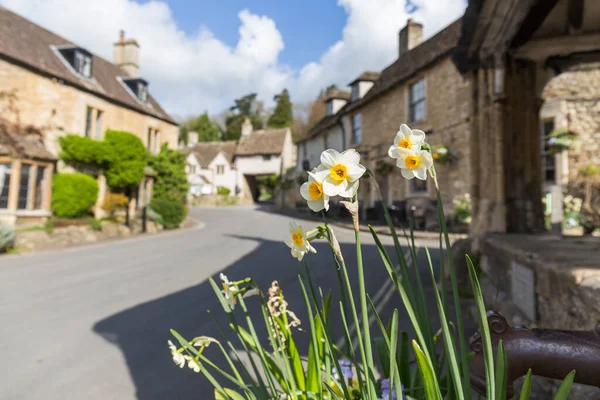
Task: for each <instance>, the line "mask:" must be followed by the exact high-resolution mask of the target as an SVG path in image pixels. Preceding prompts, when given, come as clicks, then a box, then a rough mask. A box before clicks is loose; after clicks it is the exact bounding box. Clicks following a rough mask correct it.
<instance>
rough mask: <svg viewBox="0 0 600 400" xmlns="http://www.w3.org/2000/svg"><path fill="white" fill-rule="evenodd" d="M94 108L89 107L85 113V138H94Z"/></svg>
mask: <svg viewBox="0 0 600 400" xmlns="http://www.w3.org/2000/svg"><path fill="white" fill-rule="evenodd" d="M92 111H93V109H92V107H88V108H87V109H86V112H85V136H86V137H92Z"/></svg>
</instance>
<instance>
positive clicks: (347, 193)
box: [339, 179, 360, 199]
mask: <svg viewBox="0 0 600 400" xmlns="http://www.w3.org/2000/svg"><path fill="white" fill-rule="evenodd" d="M359 183H360V180H358V179H357V180H355V181H354V182H349V183H348V188H347V189H346V190H344V191H343V192H341V193H340V194H339V195H340V197H345V198H347V199H349V198H351V197H353V196H354V195H355V194H356V191H357V190H358V185H359Z"/></svg>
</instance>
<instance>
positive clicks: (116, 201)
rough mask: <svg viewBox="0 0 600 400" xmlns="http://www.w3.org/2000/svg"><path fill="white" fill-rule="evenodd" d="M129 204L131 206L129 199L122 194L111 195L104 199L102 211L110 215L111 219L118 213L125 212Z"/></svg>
mask: <svg viewBox="0 0 600 400" xmlns="http://www.w3.org/2000/svg"><path fill="white" fill-rule="evenodd" d="M127 204H129V197H127V196H125V195H124V194H122V193H111V194H109V195H108V196H106V197H104V201H103V202H102V209H103V210H104V211H106V212H107V213H108V216H109V217H110V218H113V217H114V216H115V213H116V212H117V211H120V210H125V208H126V207H127Z"/></svg>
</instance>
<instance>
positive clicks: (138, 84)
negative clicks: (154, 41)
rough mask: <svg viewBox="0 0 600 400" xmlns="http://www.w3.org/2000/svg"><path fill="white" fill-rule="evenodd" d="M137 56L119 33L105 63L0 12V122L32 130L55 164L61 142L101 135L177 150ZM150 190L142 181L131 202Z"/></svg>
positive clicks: (172, 127) (173, 130) (171, 124)
mask: <svg viewBox="0 0 600 400" xmlns="http://www.w3.org/2000/svg"><path fill="white" fill-rule="evenodd" d="M138 53H139V45H138V43H137V42H136V41H135V40H133V39H126V38H125V35H124V33H123V32H121V35H120V38H119V40H118V41H117V42H116V43H115V44H114V58H113V62H110V61H107V60H105V59H103V58H101V57H98V56H97V55H94V54H92V53H91V52H89V51H88V50H86V49H85V48H83V47H81V46H79V45H77V44H75V43H73V42H71V41H69V40H67V39H65V38H62V37H60V36H58V35H56V34H54V33H52V32H50V31H48V30H46V29H44V28H42V27H40V26H38V25H36V24H34V23H32V22H31V21H29V20H27V19H25V18H23V17H21V16H19V15H17V14H15V13H13V12H11V11H9V10H8V9H6V8H4V7H2V6H0V118H3V119H5V120H6V121H8V122H11V123H14V124H17V125H21V126H33V127H36V128H37V129H39V130H40V131H41V132H42V136H43V138H42V139H43V143H44V145H45V147H46V148H47V149H48V151H49V152H50V153H51V154H53V156H54V157H56V156H58V154H59V151H60V149H59V142H58V139H59V138H60V137H61V136H64V135H67V134H76V135H81V136H86V137H89V138H93V139H97V140H102V139H103V137H104V132H105V131H106V130H107V129H112V130H119V131H127V132H131V133H133V134H135V135H137V136H138V137H139V138H140V140H141V141H142V142H143V143H144V144H145V146H146V147H147V149H148V151H150V152H153V153H157V152H158V151H159V149H160V146H161V145H162V144H164V143H166V144H167V145H168V146H169V147H171V148H177V138H178V135H179V130H178V127H177V123H176V122H175V121H174V120H173V119H172V118H171V117H170V116H169V115H168V114H167V113H166V112H165V111H164V110H163V109H162V107H161V106H160V104H158V102H157V101H156V100H155V99H154V98H153V97H152V96H151V95H150V94H149V92H148V86H149V83H148V81H146V80H145V79H143V78H142V77H141V76H140V74H139V57H138ZM63 168H64V166H63V165H62V164H61V163H59V164H58V169H59V171H60V170H62V169H63ZM99 180H100V190H101V193H103V192H104V189H105V184H104V181H103V180H102V179H101V178H100V177H99ZM150 186H151V177H147V178H146V180H145V181H144V182H142V183H141V184H140V192H141V193H138V196H137V197H138V198H140V199H141V198H146V197H148V196H146V195H145V194H146V193H142V192H144V190H145V188H150ZM148 190H150V189H148ZM101 200H102V199H101V196H99V200H98V201H99V203H100V202H101Z"/></svg>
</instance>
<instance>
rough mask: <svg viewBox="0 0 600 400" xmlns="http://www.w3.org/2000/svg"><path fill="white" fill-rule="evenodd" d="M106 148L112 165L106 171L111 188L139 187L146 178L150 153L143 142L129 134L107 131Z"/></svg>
mask: <svg viewBox="0 0 600 400" xmlns="http://www.w3.org/2000/svg"><path fill="white" fill-rule="evenodd" d="M104 143H105V144H104V146H105V148H106V149H107V152H108V153H109V154H110V156H109V157H110V163H109V165H108V168H107V169H106V170H105V171H104V175H105V176H106V182H107V183H108V186H110V187H111V188H119V189H121V188H126V187H131V186H137V185H138V184H139V183H140V182H141V180H142V179H143V178H144V168H145V167H146V162H147V160H148V152H147V151H146V147H144V144H143V143H142V141H141V140H140V139H139V138H138V137H137V136H135V135H134V134H133V133H129V132H119V131H111V130H107V131H106V135H105V137H104Z"/></svg>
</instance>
